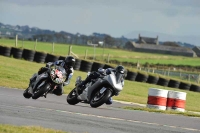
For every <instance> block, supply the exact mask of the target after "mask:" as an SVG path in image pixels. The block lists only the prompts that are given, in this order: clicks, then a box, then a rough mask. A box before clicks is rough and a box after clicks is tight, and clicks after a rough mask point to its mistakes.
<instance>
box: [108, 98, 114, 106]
mask: <svg viewBox="0 0 200 133" xmlns="http://www.w3.org/2000/svg"><path fill="white" fill-rule="evenodd" d="M112 103H113V101H112V97H110V98H109V99H108V100H107V101H106V104H107V105H111V104H112Z"/></svg>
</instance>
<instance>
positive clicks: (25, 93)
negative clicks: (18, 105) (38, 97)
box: [23, 88, 32, 99]
mask: <svg viewBox="0 0 200 133" xmlns="http://www.w3.org/2000/svg"><path fill="white" fill-rule="evenodd" d="M28 91H29V89H28V88H27V89H26V90H25V91H24V93H23V96H24V97H25V98H27V99H29V98H30V97H31V96H32V95H31V94H30V93H29V92H28Z"/></svg>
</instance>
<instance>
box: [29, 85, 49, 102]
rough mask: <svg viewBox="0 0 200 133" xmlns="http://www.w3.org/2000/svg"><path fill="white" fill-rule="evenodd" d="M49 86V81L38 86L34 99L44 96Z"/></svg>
mask: <svg viewBox="0 0 200 133" xmlns="http://www.w3.org/2000/svg"><path fill="white" fill-rule="evenodd" d="M48 87H49V84H48V83H45V84H44V85H42V86H41V87H40V88H37V89H36V90H35V91H34V93H33V96H32V99H38V98H39V97H41V96H43V94H44V93H45V92H46V91H47V88H48Z"/></svg>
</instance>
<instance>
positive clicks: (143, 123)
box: [0, 87, 200, 133]
mask: <svg viewBox="0 0 200 133" xmlns="http://www.w3.org/2000/svg"><path fill="white" fill-rule="evenodd" d="M22 94H23V90H19V89H8V88H4V87H0V124H12V125H30V126H42V127H45V128H52V129H58V130H63V131H68V132H73V133H75V132H76V133H197V132H200V118H193V117H186V116H178V115H167V114H160V113H149V112H145V111H130V110H125V109H121V108H119V107H122V106H127V105H124V104H122V103H118V102H114V103H113V104H112V105H103V106H101V107H99V108H91V107H90V106H89V105H88V104H85V103H79V104H77V105H75V106H72V105H69V104H68V103H67V102H66V95H63V96H55V95H52V94H49V95H47V98H43V97H41V98H39V99H38V100H33V99H25V98H24V97H23V95H22Z"/></svg>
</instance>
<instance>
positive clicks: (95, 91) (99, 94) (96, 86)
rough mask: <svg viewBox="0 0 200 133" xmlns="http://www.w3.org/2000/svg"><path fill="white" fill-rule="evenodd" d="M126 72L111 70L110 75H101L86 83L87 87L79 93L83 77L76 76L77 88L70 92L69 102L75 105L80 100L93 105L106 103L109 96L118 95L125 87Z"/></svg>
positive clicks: (97, 105)
mask: <svg viewBox="0 0 200 133" xmlns="http://www.w3.org/2000/svg"><path fill="white" fill-rule="evenodd" d="M123 77H124V73H121V74H120V73H117V74H116V73H115V72H114V71H111V73H110V74H109V75H106V76H100V77H99V78H97V79H96V80H92V81H91V82H89V83H87V84H86V85H85V89H84V90H83V91H82V93H81V94H78V91H77V89H78V85H79V84H80V83H81V82H82V80H81V77H80V76H78V77H77V78H76V83H75V86H76V87H75V88H74V89H73V90H72V91H71V92H70V93H69V94H68V96H67V99H66V100H67V102H68V103H69V104H70V105H75V104H77V103H79V102H85V103H88V104H90V106H91V107H94V108H96V107H99V106H101V105H103V104H104V103H106V102H107V101H108V99H109V98H111V97H112V96H114V95H118V94H119V92H120V91H122V89H123V85H124V84H123Z"/></svg>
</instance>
